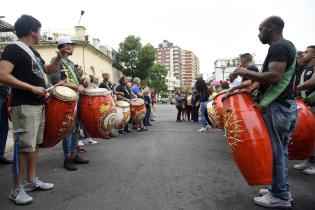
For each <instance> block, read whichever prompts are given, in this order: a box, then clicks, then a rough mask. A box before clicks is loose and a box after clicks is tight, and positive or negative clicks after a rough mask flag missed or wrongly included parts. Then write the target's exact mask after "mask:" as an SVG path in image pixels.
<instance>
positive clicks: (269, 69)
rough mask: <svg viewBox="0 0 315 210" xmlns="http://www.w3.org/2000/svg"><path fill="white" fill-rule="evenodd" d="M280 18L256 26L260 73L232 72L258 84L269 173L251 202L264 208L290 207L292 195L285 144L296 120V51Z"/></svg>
mask: <svg viewBox="0 0 315 210" xmlns="http://www.w3.org/2000/svg"><path fill="white" fill-rule="evenodd" d="M283 28H284V21H283V20H282V19H281V18H280V17H278V16H271V17H268V18H267V19H266V20H264V21H263V22H262V23H261V24H260V25H259V35H258V37H259V39H260V41H261V42H262V43H263V44H268V45H269V46H270V47H269V50H268V54H267V56H266V59H265V61H264V64H263V67H262V73H259V72H253V71H249V70H248V69H245V68H238V69H236V70H235V73H236V74H238V75H240V76H243V77H248V78H250V79H252V80H254V81H257V82H259V83H260V87H259V92H260V94H261V96H262V97H261V99H260V104H259V105H260V107H261V110H262V114H263V117H264V120H265V123H266V126H267V128H268V130H269V134H270V138H271V143H272V153H273V174H272V184H271V186H270V188H269V189H261V190H260V191H259V193H260V194H261V195H262V196H261V197H255V198H254V202H255V204H257V205H259V206H263V207H266V208H291V202H290V201H292V200H293V199H292V196H291V193H290V191H289V184H288V145H289V142H290V135H291V134H292V132H293V130H294V128H295V126H296V122H297V105H296V101H295V98H294V93H293V88H294V75H295V62H296V50H295V47H294V45H293V44H292V43H291V42H290V41H288V40H286V39H284V38H283V36H282V31H283Z"/></svg>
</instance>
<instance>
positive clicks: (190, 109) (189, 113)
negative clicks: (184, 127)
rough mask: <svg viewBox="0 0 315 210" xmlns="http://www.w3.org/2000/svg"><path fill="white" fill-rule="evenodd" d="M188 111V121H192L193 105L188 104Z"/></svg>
mask: <svg viewBox="0 0 315 210" xmlns="http://www.w3.org/2000/svg"><path fill="white" fill-rule="evenodd" d="M186 112H187V119H188V121H190V119H192V106H187V107H186Z"/></svg>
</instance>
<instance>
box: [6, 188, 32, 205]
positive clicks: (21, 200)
mask: <svg viewBox="0 0 315 210" xmlns="http://www.w3.org/2000/svg"><path fill="white" fill-rule="evenodd" d="M9 199H10V200H12V201H13V202H14V203H15V204H17V205H26V204H30V203H32V202H33V198H32V197H31V196H29V195H28V194H27V193H26V192H25V190H24V188H23V186H22V185H21V186H19V187H18V188H17V189H15V190H11V192H10V195H9Z"/></svg>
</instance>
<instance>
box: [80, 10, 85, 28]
mask: <svg viewBox="0 0 315 210" xmlns="http://www.w3.org/2000/svg"><path fill="white" fill-rule="evenodd" d="M84 13H85V12H84V10H81V15H80V18H79V22H78V26H79V25H80V21H81V17H82V16H83V15H84Z"/></svg>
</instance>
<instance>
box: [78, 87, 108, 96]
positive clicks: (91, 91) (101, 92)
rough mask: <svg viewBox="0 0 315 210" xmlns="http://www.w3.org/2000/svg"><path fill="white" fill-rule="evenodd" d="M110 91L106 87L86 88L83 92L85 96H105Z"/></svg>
mask: <svg viewBox="0 0 315 210" xmlns="http://www.w3.org/2000/svg"><path fill="white" fill-rule="evenodd" d="M110 93H111V92H110V91H108V90H107V89H106V88H87V89H85V91H84V93H83V94H84V95H87V96H105V95H109V94H110Z"/></svg>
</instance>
